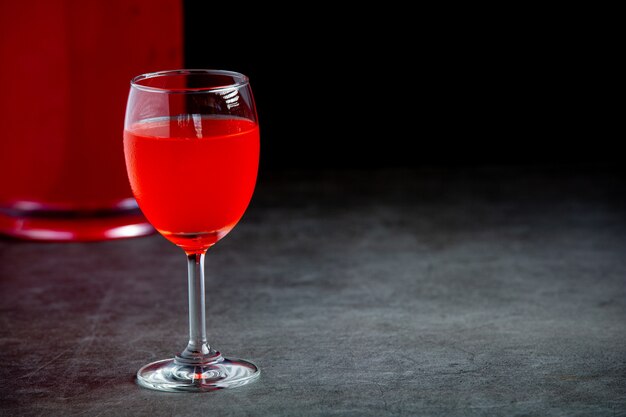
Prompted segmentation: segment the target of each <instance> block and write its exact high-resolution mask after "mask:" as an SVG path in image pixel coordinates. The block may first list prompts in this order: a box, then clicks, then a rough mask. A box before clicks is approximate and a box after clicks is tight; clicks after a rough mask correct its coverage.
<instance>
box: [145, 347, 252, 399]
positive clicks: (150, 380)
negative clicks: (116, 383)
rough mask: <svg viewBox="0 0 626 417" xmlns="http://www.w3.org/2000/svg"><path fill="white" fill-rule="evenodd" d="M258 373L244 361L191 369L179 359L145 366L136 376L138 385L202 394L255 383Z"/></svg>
mask: <svg viewBox="0 0 626 417" xmlns="http://www.w3.org/2000/svg"><path fill="white" fill-rule="evenodd" d="M260 375H261V370H260V369H259V368H258V367H257V366H256V365H255V364H253V363H252V362H248V361H245V360H243V359H234V358H230V359H228V358H224V357H222V356H221V355H219V353H218V359H216V360H215V361H213V362H210V363H204V364H200V365H191V364H187V363H182V361H181V360H180V358H172V359H165V360H161V361H157V362H152V363H150V364H148V365H145V366H144V367H142V368H141V369H140V370H139V371H138V372H137V383H138V384H139V385H140V386H142V387H144V388H150V389H154V390H158V391H168V392H202V391H215V390H218V389H224V388H235V387H240V386H243V385H246V384H249V383H251V382H254V381H256V380H257V379H258V378H259V376H260Z"/></svg>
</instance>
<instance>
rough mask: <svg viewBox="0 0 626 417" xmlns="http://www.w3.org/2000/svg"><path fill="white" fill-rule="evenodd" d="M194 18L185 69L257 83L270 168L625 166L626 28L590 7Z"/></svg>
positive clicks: (216, 13)
mask: <svg viewBox="0 0 626 417" xmlns="http://www.w3.org/2000/svg"><path fill="white" fill-rule="evenodd" d="M446 7H447V8H446ZM184 11H185V64H186V66H187V67H189V68H203V67H209V68H210V67H218V68H223V69H231V70H236V71H240V72H244V73H246V74H247V75H248V76H249V77H250V79H251V84H252V87H253V90H254V92H255V96H256V101H257V106H258V112H259V119H260V123H261V129H262V138H261V141H262V160H261V167H262V170H263V172H267V171H273V170H282V169H293V168H298V169H302V168H306V169H313V170H319V169H326V168H331V169H344V168H346V169H351V168H360V169H373V168H388V167H392V168H394V167H409V168H420V167H432V166H435V167H443V168H446V169H448V168H449V169H454V168H458V167H463V168H466V167H475V166H486V165H489V166H491V165H497V166H502V165H505V166H541V167H552V168H559V169H565V170H578V169H594V170H595V169H600V170H602V169H618V168H619V164H620V162H621V154H620V152H619V151H618V148H617V140H618V136H619V135H618V134H617V133H616V132H615V130H614V127H615V126H613V125H614V124H615V120H617V115H618V113H617V111H618V110H617V107H616V106H614V105H612V104H610V103H611V101H612V96H613V95H614V93H613V92H612V91H613V90H614V84H613V81H611V78H612V76H613V72H614V71H616V69H615V68H616V65H615V63H616V61H615V60H616V57H615V54H614V53H612V52H611V51H612V49H611V48H612V47H611V43H612V40H611V39H613V38H612V31H613V27H612V26H611V25H610V24H608V25H601V24H597V21H595V20H594V19H595V18H594V16H591V15H589V16H585V13H584V11H581V10H573V9H569V10H568V9H558V10H556V9H555V10H550V9H548V8H547V7H544V8H542V9H523V8H520V9H517V10H505V9H497V10H496V9H493V8H490V9H487V8H485V9H483V10H481V9H476V8H475V6H474V8H472V9H469V8H457V9H454V8H452V7H448V6H442V8H441V9H435V8H429V9H427V8H424V7H422V8H415V9H413V8H411V9H408V8H404V7H401V6H399V5H394V4H393V3H385V6H384V7H383V6H381V5H380V4H379V5H377V6H376V7H372V8H366V7H360V8H358V9H347V10H339V9H338V8H337V7H336V6H335V7H331V6H330V5H323V4H312V3H310V4H304V5H302V6H299V9H298V10H295V9H289V8H283V9H281V10H276V11H272V10H268V9H265V10H264V9H260V8H259V9H258V10H251V9H249V8H232V7H228V6H221V7H220V6H217V5H215V4H213V3H210V2H202V1H198V0H186V1H185V2H184Z"/></svg>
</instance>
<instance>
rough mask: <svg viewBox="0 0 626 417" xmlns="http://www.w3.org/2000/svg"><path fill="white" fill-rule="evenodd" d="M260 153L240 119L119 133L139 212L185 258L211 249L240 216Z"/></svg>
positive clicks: (159, 123) (179, 120) (153, 125)
mask: <svg viewBox="0 0 626 417" xmlns="http://www.w3.org/2000/svg"><path fill="white" fill-rule="evenodd" d="M259 150H260V141H259V127H258V125H257V124H256V123H254V122H252V121H250V120H246V119H239V118H224V117H213V118H211V117H202V118H200V117H197V118H192V117H191V116H189V115H184V116H179V117H175V118H171V119H170V118H163V119H156V120H151V121H146V122H140V123H137V124H135V125H133V126H131V127H130V128H129V129H127V130H125V131H124V153H125V155H126V167H127V171H128V177H129V179H130V185H131V188H132V190H133V194H134V195H135V198H136V199H137V202H138V203H139V207H140V208H141V210H142V212H143V213H144V215H145V216H146V217H147V218H148V220H149V221H150V223H151V224H152V225H153V226H154V227H155V228H156V229H157V230H158V231H159V232H160V233H161V234H162V235H163V236H165V237H166V238H167V239H169V240H170V241H171V242H173V243H175V244H177V245H178V246H180V247H182V248H183V249H184V250H185V251H187V252H199V251H203V250H205V249H207V248H208V247H210V246H211V245H213V244H215V243H216V242H217V241H218V240H219V239H221V238H222V237H224V236H225V235H226V234H227V233H228V232H229V231H230V230H231V229H232V228H233V227H234V226H235V224H236V223H237V222H238V221H239V219H240V218H241V217H242V216H243V214H244V212H245V210H246V208H247V207H248V204H249V203H250V199H251V198H252V194H253V192H254V187H255V184H256V178H257V172H258V164H259Z"/></svg>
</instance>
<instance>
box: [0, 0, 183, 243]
mask: <svg viewBox="0 0 626 417" xmlns="http://www.w3.org/2000/svg"><path fill="white" fill-rule="evenodd" d="M0 62H2V65H0V91H1V92H2V93H1V94H0V132H1V133H2V134H1V135H0V233H1V234H4V235H7V236H12V237H16V238H23V239H30V240H47V241H88V240H108V239H116V238H125V237H133V236H141V235H146V234H150V233H153V231H154V229H153V228H152V226H150V224H149V223H148V222H147V221H146V219H145V218H144V217H143V215H142V214H141V212H140V210H139V208H138V207H137V204H136V202H135V200H134V198H133V197H132V193H131V190H130V185H129V182H128V178H127V175H126V169H125V165H124V164H125V163H124V148H123V138H122V134H123V130H124V111H125V107H126V98H127V97H128V90H129V82H130V79H131V78H132V77H133V76H135V75H137V74H141V73H145V72H151V71H159V70H166V69H176V68H181V67H182V66H183V6H182V2H181V0H107V1H78V0H76V1H70V0H63V1H54V2H50V1H46V0H34V1H33V0H31V1H28V2H0Z"/></svg>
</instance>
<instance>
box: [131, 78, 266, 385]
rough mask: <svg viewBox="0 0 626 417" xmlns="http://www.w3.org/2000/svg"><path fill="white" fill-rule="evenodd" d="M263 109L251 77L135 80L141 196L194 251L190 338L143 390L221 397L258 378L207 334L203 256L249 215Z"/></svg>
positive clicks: (134, 133)
mask: <svg viewBox="0 0 626 417" xmlns="http://www.w3.org/2000/svg"><path fill="white" fill-rule="evenodd" d="M259 138H260V136H259V125H258V118H257V112H256V105H255V102H254V97H253V95H252V90H251V87H250V83H249V79H248V77H247V76H245V75H244V74H241V73H238V72H233V71H224V70H211V69H180V70H171V71H160V72H154V73H148V74H142V75H138V76H136V77H134V78H133V79H132V80H131V82H130V92H129V95H128V102H127V106H126V118H125V122H124V155H125V158H126V169H127V173H128V177H129V180H130V185H131V189H132V192H133V194H134V196H135V198H136V200H137V202H138V204H139V207H140V209H141V211H142V212H143V214H144V215H145V216H146V218H147V219H148V221H149V222H150V223H151V224H152V225H153V226H154V228H155V229H156V230H157V231H158V232H159V233H160V234H161V235H163V236H164V237H165V238H166V239H168V240H169V241H170V242H172V243H174V244H175V245H177V246H179V247H180V248H182V249H183V251H184V252H185V254H186V255H187V264H188V268H187V269H188V281H189V342H188V344H187V347H186V348H185V349H184V350H183V351H182V352H181V353H179V354H178V355H176V356H175V357H174V358H170V359H164V360H160V361H157V362H153V363H150V364H147V365H145V366H143V367H142V368H141V369H139V371H138V372H137V382H138V384H139V385H140V386H143V387H146V388H151V389H155V390H160V391H193V392H197V391H212V390H215V389H221V388H232V387H238V386H241V385H245V384H248V383H250V382H253V381H255V380H256V379H258V377H259V375H260V370H259V368H258V367H257V366H256V365H255V364H254V363H252V362H249V361H246V360H242V359H237V358H227V357H224V356H222V355H221V354H220V352H218V351H216V350H215V349H213V348H212V347H211V346H209V344H208V342H207V337H206V321H205V294H204V256H205V254H206V252H207V249H208V248H210V247H211V246H213V245H214V244H215V243H217V242H218V241H219V240H220V239H222V238H223V237H224V236H226V234H227V233H228V232H230V231H231V230H232V229H233V227H235V225H236V224H237V223H238V221H239V220H240V219H241V217H242V216H243V214H244V212H245V210H246V208H247V207H248V204H249V203H250V199H251V198H252V194H253V192H254V188H255V184H256V179H257V172H258V165H259V149H260V139H259Z"/></svg>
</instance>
